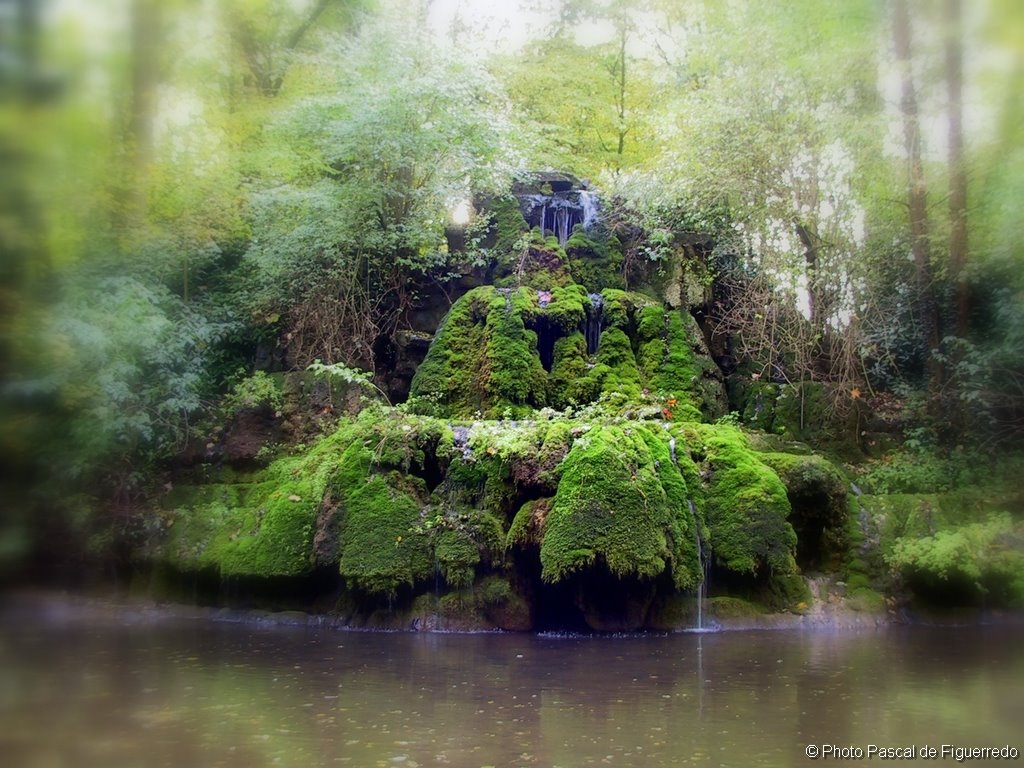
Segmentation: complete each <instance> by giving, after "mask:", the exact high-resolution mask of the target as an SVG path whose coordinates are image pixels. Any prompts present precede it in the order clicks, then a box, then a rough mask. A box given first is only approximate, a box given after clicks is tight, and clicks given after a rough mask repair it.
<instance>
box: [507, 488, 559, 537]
mask: <svg viewBox="0 0 1024 768" xmlns="http://www.w3.org/2000/svg"><path fill="white" fill-rule="evenodd" d="M550 511H551V499H535V500H534V501H528V502H526V503H525V504H523V506H521V507H520V508H519V511H518V512H516V516H515V517H514V518H513V519H512V525H511V526H509V529H508V534H507V535H506V538H505V543H506V546H508V547H514V546H539V545H540V543H541V541H543V539H544V524H545V523H546V522H547V518H548V513H549V512H550Z"/></svg>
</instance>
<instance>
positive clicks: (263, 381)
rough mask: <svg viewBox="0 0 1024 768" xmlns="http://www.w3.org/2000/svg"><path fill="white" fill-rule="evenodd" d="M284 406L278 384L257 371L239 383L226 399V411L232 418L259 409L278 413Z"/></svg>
mask: <svg viewBox="0 0 1024 768" xmlns="http://www.w3.org/2000/svg"><path fill="white" fill-rule="evenodd" d="M282 405H283V397H282V395H281V390H280V389H278V386H277V382H275V381H274V380H273V379H272V378H271V377H270V376H268V375H267V374H266V373H264V372H263V371H256V372H255V373H254V374H252V375H251V376H247V377H246V378H244V379H242V380H241V381H239V382H238V383H237V384H235V386H234V388H233V389H232V390H231V392H230V393H229V394H228V395H227V397H225V398H224V409H225V410H226V411H227V413H228V415H230V416H234V415H237V414H238V413H240V412H241V411H244V410H250V409H253V410H254V409H259V408H266V409H268V410H270V411H273V412H275V413H276V412H278V411H280V410H281V406H282Z"/></svg>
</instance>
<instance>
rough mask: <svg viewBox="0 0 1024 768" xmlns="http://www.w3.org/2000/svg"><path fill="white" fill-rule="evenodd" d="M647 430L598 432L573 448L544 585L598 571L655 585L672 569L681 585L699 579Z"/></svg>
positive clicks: (549, 527) (547, 540) (551, 527)
mask: <svg viewBox="0 0 1024 768" xmlns="http://www.w3.org/2000/svg"><path fill="white" fill-rule="evenodd" d="M646 429H647V428H646V427H645V426H643V425H639V424H638V425H636V426H635V427H631V428H625V427H618V426H602V427H594V428H593V429H591V430H590V431H589V432H588V433H587V434H586V435H585V436H583V437H580V438H578V439H577V440H576V442H575V443H574V444H573V447H572V449H571V450H570V451H569V454H568V455H567V456H566V458H565V461H564V462H563V465H562V478H561V481H560V483H559V485H558V492H557V493H556V495H555V498H554V500H553V502H552V505H551V510H550V513H549V514H548V516H547V519H546V523H545V527H544V536H543V541H542V543H541V550H540V560H541V566H542V576H543V578H544V579H545V580H546V581H551V582H557V581H561V580H563V579H565V578H566V577H568V576H570V575H571V574H573V573H578V572H580V571H584V570H586V569H588V568H591V567H595V566H598V565H601V566H603V567H605V568H607V570H608V571H609V572H610V573H611V574H613V575H615V576H619V577H627V576H632V577H637V578H641V579H653V578H655V577H656V576H658V575H659V574H661V573H662V572H664V571H665V570H666V568H669V569H670V570H671V571H672V573H673V577H674V579H675V580H676V582H677V583H687V582H690V581H692V580H693V579H694V575H693V574H692V573H690V572H689V566H688V564H691V565H692V562H693V558H692V557H683V556H682V554H681V553H684V552H685V551H686V549H687V546H688V545H687V543H686V540H685V539H686V537H685V535H684V530H683V529H681V528H680V523H679V516H678V510H676V509H673V508H671V503H670V501H669V497H668V494H666V491H665V488H664V487H663V485H662V483H661V481H660V479H659V475H658V468H656V467H655V461H656V459H655V456H654V455H652V452H651V447H650V446H649V445H648V442H647V440H645V439H644V437H642V436H641V434H640V433H642V432H643V431H644V430H646ZM648 439H649V437H648ZM665 458H667V450H666V451H665ZM662 463H664V462H662ZM666 471H671V470H668V469H667V467H666ZM678 495H679V494H678V492H676V493H675V496H676V497H678ZM690 546H691V547H693V548H695V547H696V543H695V542H694V543H693V544H692V545H690Z"/></svg>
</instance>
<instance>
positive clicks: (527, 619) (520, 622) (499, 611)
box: [473, 574, 533, 632]
mask: <svg viewBox="0 0 1024 768" xmlns="http://www.w3.org/2000/svg"><path fill="white" fill-rule="evenodd" d="M473 593H474V596H475V598H476V604H477V606H478V607H479V610H480V611H482V613H483V614H484V616H486V617H487V619H488V620H489V621H491V622H493V623H494V625H495V626H497V627H498V628H499V629H504V630H506V631H509V632H527V631H529V630H531V629H533V612H532V610H531V607H530V603H529V602H528V601H527V600H526V598H525V597H523V595H521V594H520V593H519V592H517V591H516V590H515V589H514V588H513V587H512V585H511V584H510V583H509V581H508V579H507V578H505V577H504V576H499V575H496V574H495V575H491V576H487V577H486V578H484V579H483V580H481V581H480V582H478V583H477V584H476V586H475V587H474V588H473Z"/></svg>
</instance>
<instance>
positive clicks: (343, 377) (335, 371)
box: [306, 359, 391, 405]
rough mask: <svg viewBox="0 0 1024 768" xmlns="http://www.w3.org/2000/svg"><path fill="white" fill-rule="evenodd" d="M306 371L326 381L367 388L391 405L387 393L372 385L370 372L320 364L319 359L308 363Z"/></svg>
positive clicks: (341, 364)
mask: <svg viewBox="0 0 1024 768" xmlns="http://www.w3.org/2000/svg"><path fill="white" fill-rule="evenodd" d="M306 370H307V371H312V372H313V373H315V374H317V375H318V376H325V377H327V378H328V379H337V380H339V381H343V382H344V383H346V384H356V385H358V386H360V387H369V388H371V389H374V390H376V391H377V393H378V394H379V395H380V396H381V397H383V398H384V402H386V403H387V404H388V405H391V398H389V397H388V395H387V392H385V391H384V390H383V389H381V388H380V387H378V386H377V385H376V384H374V383H373V373H371V372H370V371H364V370H362V369H360V368H351V367H349V366H347V365H345V364H344V363H330V364H327V363H322V362H320V360H319V359H316V360H314V361H313V362H312V363H310V365H309V366H308V367H307V368H306Z"/></svg>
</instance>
